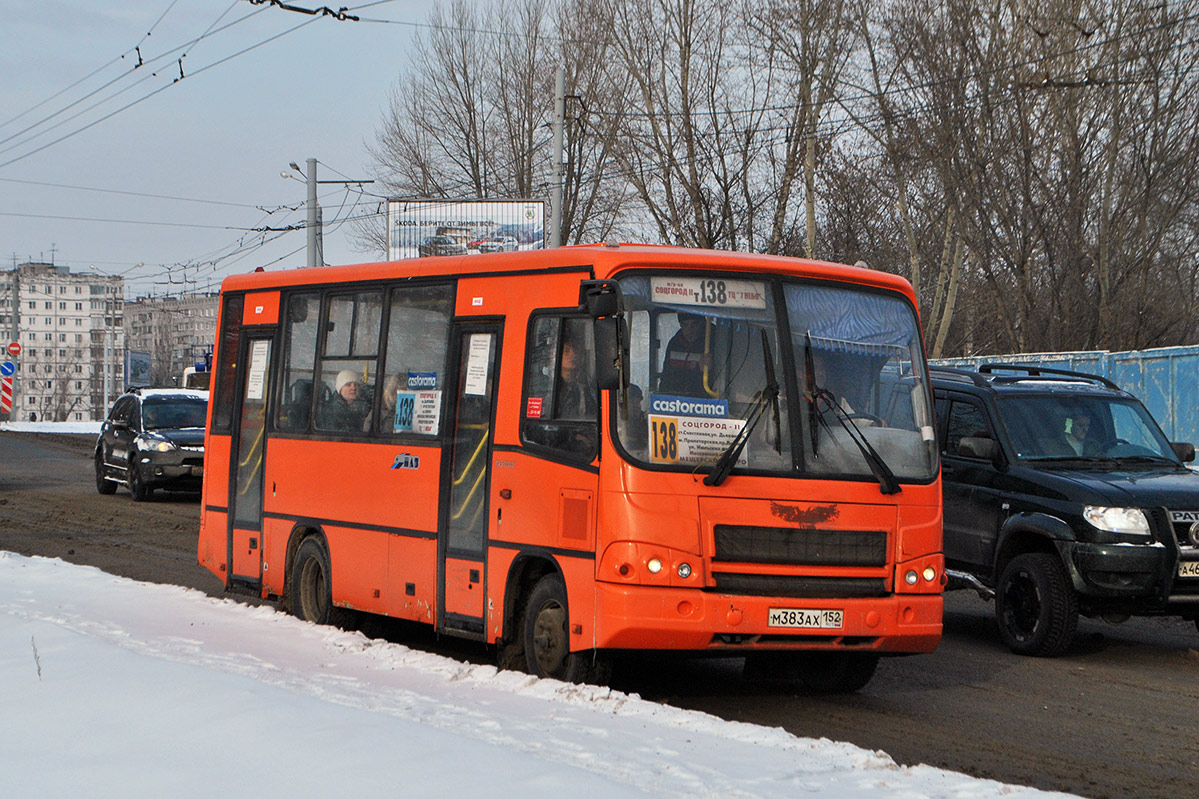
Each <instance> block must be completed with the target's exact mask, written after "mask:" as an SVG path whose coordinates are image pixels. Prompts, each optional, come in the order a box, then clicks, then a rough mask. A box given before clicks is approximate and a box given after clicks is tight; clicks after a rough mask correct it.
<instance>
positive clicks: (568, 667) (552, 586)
mask: <svg viewBox="0 0 1199 799" xmlns="http://www.w3.org/2000/svg"><path fill="white" fill-rule="evenodd" d="M569 623H570V614H569V613H568V611H567V605H566V584H565V583H564V582H562V577H561V576H559V575H557V574H547V575H546V576H544V577H542V578H541V579H540V580H538V581H537V584H536V585H535V586H533V591H532V592H531V593H530V594H529V600H528V602H527V603H526V605H525V612H524V618H523V625H522V626H523V627H524V630H523V637H524V644H525V647H524V648H525V670H526V671H528V673H529V674H532V675H533V676H535V677H552V678H553V679H555V680H562V681H563V682H574V683H581V682H589V683H601V682H604V681H606V680H607V678H608V677H609V676H610V674H611V664H610V663H609V662H608V660H607V658H605V657H603V656H601V655H600V654H599V653H598V652H595V651H593V650H587V651H582V652H571V651H570V631H569V630H568V629H567V628H568V625H569Z"/></svg>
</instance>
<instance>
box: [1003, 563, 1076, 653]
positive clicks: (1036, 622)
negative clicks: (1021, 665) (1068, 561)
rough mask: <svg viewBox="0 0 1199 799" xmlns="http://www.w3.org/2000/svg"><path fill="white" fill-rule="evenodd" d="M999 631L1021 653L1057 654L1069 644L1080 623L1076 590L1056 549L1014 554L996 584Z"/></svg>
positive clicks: (1014, 649) (1004, 640) (1013, 649)
mask: <svg viewBox="0 0 1199 799" xmlns="http://www.w3.org/2000/svg"><path fill="white" fill-rule="evenodd" d="M995 619H996V621H997V622H998V623H999V634H1000V636H1001V637H1002V638H1003V642H1004V643H1005V644H1007V645H1008V648H1009V649H1011V650H1012V651H1013V652H1015V653H1016V654H1017V655H1031V656H1033V657H1056V656H1058V655H1060V654H1062V653H1063V652H1065V651H1066V650H1067V649H1069V648H1070V643H1071V642H1072V641H1073V640H1074V631H1075V629H1076V628H1077V627H1078V596H1077V595H1075V593H1074V586H1072V585H1071V584H1070V577H1069V576H1068V575H1067V574H1066V569H1065V568H1064V567H1063V566H1062V564H1061V561H1059V560H1058V559H1057V557H1056V556H1055V555H1050V554H1047V553H1044V552H1026V553H1024V554H1023V555H1017V556H1016V557H1014V558H1012V561H1011V563H1009V564H1008V565H1007V567H1006V568H1005V569H1004V570H1003V574H1002V576H1000V578H999V585H998V586H996V590H995Z"/></svg>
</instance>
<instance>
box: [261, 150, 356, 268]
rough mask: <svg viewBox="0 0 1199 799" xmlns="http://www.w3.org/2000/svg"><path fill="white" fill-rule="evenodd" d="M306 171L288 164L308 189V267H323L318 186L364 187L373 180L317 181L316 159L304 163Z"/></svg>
mask: <svg viewBox="0 0 1199 799" xmlns="http://www.w3.org/2000/svg"><path fill="white" fill-rule="evenodd" d="M306 164H307V166H308V171H307V172H305V171H303V170H301V169H300V167H299V166H297V165H296V162H295V161H292V162H291V163H290V164H288V166H289V167H291V168H292V169H293V170H295V171H296V172H299V173H300V174H301V175H303V176H304V183H305V184H306V185H307V187H308V201H307V203H306V204H305V205H306V206H307V208H308V223H307V224H306V225H305V226H304V227H305V230H306V231H307V233H308V266H310V267H311V266H324V265H325V242H324V235H323V234H324V220H323V218H322V215H321V207H320V205H318V204H317V199H316V190H317V186H318V185H320V184H328V183H337V184H341V185H348V184H353V185H355V186H364V185H366V184H368V183H374V182H375V181H373V180H317V179H316V159H315V158H309V159H308V160H307V162H306ZM282 176H283V177H285V178H289V177H291V175H289V174H288V173H287V172H283V173H282Z"/></svg>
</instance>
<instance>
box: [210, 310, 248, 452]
mask: <svg viewBox="0 0 1199 799" xmlns="http://www.w3.org/2000/svg"><path fill="white" fill-rule="evenodd" d="M245 303H246V298H245V295H244V294H234V295H232V296H229V297H226V298H225V307H224V308H222V309H221V332H220V337H221V338H220V343H219V344H218V345H217V346H218V348H219V349H218V351H217V362H216V385H215V386H214V389H215V391H216V393H215V394H213V406H212V429H213V430H214V431H216V432H221V433H227V432H229V430H230V429H232V426H233V389H234V384H235V382H236V379H237V345H238V340H237V339H238V335H239V334H240V333H241V317H242V310H243V309H244V307H245Z"/></svg>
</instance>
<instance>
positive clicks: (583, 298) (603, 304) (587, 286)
mask: <svg viewBox="0 0 1199 799" xmlns="http://www.w3.org/2000/svg"><path fill="white" fill-rule="evenodd" d="M579 307H580V308H583V309H584V310H585V311H586V312H587V315H588V316H590V317H592V318H593V319H598V318H600V317H602V316H616V315H617V314H619V313H620V312H621V311H622V310H624V308H623V303H622V302H621V296H620V284H619V283H617V282H616V281H615V280H584V281H583V282H582V283H580V284H579Z"/></svg>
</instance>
